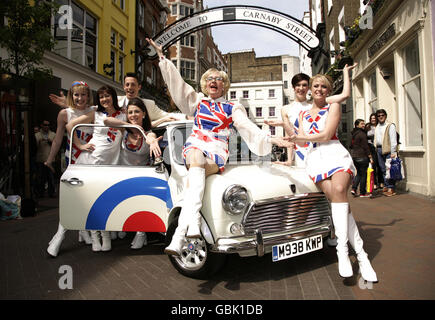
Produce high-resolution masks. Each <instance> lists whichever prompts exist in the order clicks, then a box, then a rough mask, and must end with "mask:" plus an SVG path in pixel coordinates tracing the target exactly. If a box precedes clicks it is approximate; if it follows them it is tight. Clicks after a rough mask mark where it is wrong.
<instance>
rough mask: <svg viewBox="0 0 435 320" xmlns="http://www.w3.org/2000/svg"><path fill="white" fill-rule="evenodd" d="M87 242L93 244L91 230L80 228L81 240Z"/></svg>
mask: <svg viewBox="0 0 435 320" xmlns="http://www.w3.org/2000/svg"><path fill="white" fill-rule="evenodd" d="M83 241H84V242H85V243H86V244H92V239H91V236H90V235H89V231H87V230H80V231H79V242H83Z"/></svg>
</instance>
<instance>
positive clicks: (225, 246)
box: [210, 223, 333, 257]
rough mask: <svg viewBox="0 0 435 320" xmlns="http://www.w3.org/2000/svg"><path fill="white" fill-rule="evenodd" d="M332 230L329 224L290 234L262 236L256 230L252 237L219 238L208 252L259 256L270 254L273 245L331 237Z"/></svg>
mask: <svg viewBox="0 0 435 320" xmlns="http://www.w3.org/2000/svg"><path fill="white" fill-rule="evenodd" d="M332 234H333V228H332V226H331V224H330V223H325V224H322V225H320V226H316V228H314V229H306V230H304V229H300V230H295V231H292V232H288V231H287V232H281V233H275V234H263V233H262V231H261V230H256V232H255V235H254V236H239V237H231V238H219V239H217V240H216V242H215V243H214V244H212V245H211V247H210V251H211V252H216V253H227V254H228V253H238V254H239V255H240V256H242V257H248V256H259V257H262V256H263V255H264V254H266V253H270V252H272V247H273V246H274V245H278V244H282V243H287V242H291V241H295V240H300V239H305V238H310V237H313V236H317V235H322V237H323V238H324V237H327V236H332Z"/></svg>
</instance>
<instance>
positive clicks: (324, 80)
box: [310, 74, 332, 93]
mask: <svg viewBox="0 0 435 320" xmlns="http://www.w3.org/2000/svg"><path fill="white" fill-rule="evenodd" d="M315 80H320V81H321V82H322V83H323V84H325V85H326V87H327V88H328V90H329V93H331V92H332V78H331V77H330V76H328V75H327V74H316V75H315V76H313V77H311V79H310V89H311V91H313V90H312V86H313V82H314V81H315Z"/></svg>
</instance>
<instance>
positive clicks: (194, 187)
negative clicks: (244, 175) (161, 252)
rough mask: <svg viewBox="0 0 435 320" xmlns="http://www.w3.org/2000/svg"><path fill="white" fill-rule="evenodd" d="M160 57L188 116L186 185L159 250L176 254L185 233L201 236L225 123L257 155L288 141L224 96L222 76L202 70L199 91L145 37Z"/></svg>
mask: <svg viewBox="0 0 435 320" xmlns="http://www.w3.org/2000/svg"><path fill="white" fill-rule="evenodd" d="M146 40H147V41H148V42H149V43H150V44H151V45H152V46H153V47H154V48H155V49H156V52H157V54H158V57H159V59H160V62H159V67H160V70H161V72H162V75H163V79H164V80H165V82H166V85H167V86H168V90H169V92H170V94H171V96H172V99H173V100H174V102H175V104H176V105H177V106H178V108H179V109H180V110H181V111H182V112H183V113H184V114H186V115H187V116H192V115H193V116H194V117H195V118H194V125H193V128H192V134H191V135H190V137H189V138H188V139H187V141H186V143H185V145H184V148H183V158H184V161H185V164H186V167H187V170H188V173H187V180H188V182H187V183H188V186H187V188H185V193H184V201H183V206H182V209H181V213H180V216H179V218H178V227H177V228H176V230H175V232H174V234H173V237H172V241H171V243H170V244H169V246H168V247H166V248H165V253H167V254H170V255H176V256H179V255H180V254H181V253H182V250H183V248H184V247H185V243H186V237H187V238H194V239H195V238H199V237H201V214H200V209H201V207H202V198H203V194H204V189H205V179H206V177H207V176H209V175H212V174H216V173H218V172H222V171H223V170H224V168H225V164H226V162H227V160H228V156H229V154H228V143H229V135H230V128H231V127H232V126H234V127H236V128H237V130H238V132H239V133H240V135H241V136H242V138H243V139H244V140H245V142H246V143H247V145H248V147H249V149H250V150H252V151H253V152H254V153H256V154H258V155H260V156H261V155H266V154H269V153H270V152H271V151H272V144H277V145H278V146H281V147H288V146H290V144H289V143H287V142H286V141H285V140H284V139H283V138H272V137H270V135H269V134H267V133H266V132H264V131H262V130H261V129H259V128H258V127H257V126H256V125H255V124H254V123H252V122H251V121H250V120H249V119H248V117H247V116H246V110H245V108H244V107H243V106H242V105H241V104H236V105H234V104H232V103H230V102H228V101H227V100H226V99H225V98H224V96H225V94H226V93H227V91H228V89H229V88H230V81H229V78H228V75H227V74H226V73H225V72H223V71H218V70H216V69H209V70H207V71H206V72H205V73H204V74H203V75H202V77H201V81H200V83H201V91H202V92H201V93H197V92H195V90H194V89H193V88H192V87H191V86H190V85H188V84H187V83H186V82H185V81H184V80H183V78H182V77H181V75H180V73H179V72H178V70H177V68H176V67H175V66H174V64H173V63H172V62H171V61H170V60H168V59H166V58H165V57H164V55H163V52H162V47H161V46H157V45H156V44H155V43H154V41H153V40H150V39H146Z"/></svg>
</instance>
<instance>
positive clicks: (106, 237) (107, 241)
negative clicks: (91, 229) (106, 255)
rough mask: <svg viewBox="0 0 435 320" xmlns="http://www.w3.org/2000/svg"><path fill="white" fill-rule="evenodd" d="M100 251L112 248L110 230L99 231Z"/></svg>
mask: <svg viewBox="0 0 435 320" xmlns="http://www.w3.org/2000/svg"><path fill="white" fill-rule="evenodd" d="M101 239H102V242H103V243H102V245H101V251H110V250H112V238H111V237H110V231H101Z"/></svg>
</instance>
